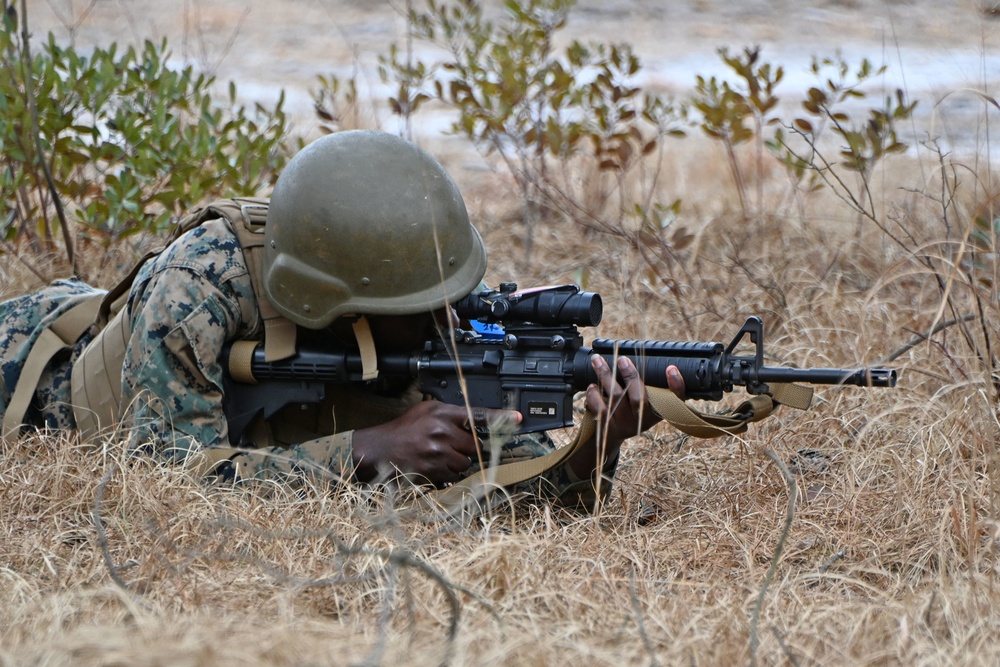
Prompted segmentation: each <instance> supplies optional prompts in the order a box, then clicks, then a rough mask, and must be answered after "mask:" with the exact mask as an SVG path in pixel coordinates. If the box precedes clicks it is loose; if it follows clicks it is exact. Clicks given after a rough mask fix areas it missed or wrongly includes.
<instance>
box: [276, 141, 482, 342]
mask: <svg viewBox="0 0 1000 667" xmlns="http://www.w3.org/2000/svg"><path fill="white" fill-rule="evenodd" d="M265 236H266V242H265V246H264V291H265V292H266V293H267V297H268V299H270V301H271V303H272V304H273V305H274V307H275V308H276V309H277V310H278V311H279V312H280V313H281V314H282V315H284V316H285V317H287V318H288V319H289V320H291V321H292V322H295V323H296V324H298V325H300V326H303V327H307V328H310V329H319V328H322V327H324V326H326V325H328V324H330V322H332V321H333V320H335V319H336V318H338V317H340V316H341V315H347V314H357V315H411V314H415V313H423V312H429V311H432V310H435V309H437V308H440V307H441V306H443V305H444V304H446V303H450V302H453V301H456V300H458V299H459V298H461V297H463V296H465V295H466V294H468V293H469V292H471V291H472V290H473V289H474V288H475V287H476V285H478V284H479V281H480V280H481V279H482V277H483V274H484V273H485V272H486V248H485V246H484V245H483V240H482V238H481V237H480V236H479V233H478V232H477V231H476V230H475V228H474V227H473V226H472V224H471V223H470V222H469V214H468V213H467V212H466V209H465V202H463V201H462V195H461V194H460V193H459V191H458V187H457V186H456V185H455V183H454V181H452V180H451V177H449V176H448V174H447V172H445V170H444V168H443V167H442V166H441V165H440V164H439V163H438V162H437V160H435V159H434V158H433V157H431V156H430V155H429V154H428V153H427V152H425V151H423V150H422V149H420V148H418V147H417V146H415V145H413V144H411V143H409V142H407V141H405V140H403V139H401V138H399V137H397V136H395V135H392V134H388V133H385V132H374V131H367V130H357V131H350V132H337V133H335V134H331V135H327V136H325V137H323V138H322V139H319V140H317V141H315V142H313V143H312V144H310V145H309V146H307V147H306V148H304V149H303V150H302V151H301V152H299V153H298V154H297V155H296V156H295V157H293V158H292V160H291V161H290V162H289V163H288V165H287V166H286V167H285V169H284V170H283V171H282V173H281V175H280V176H279V177H278V183H277V184H276V185H275V188H274V193H273V195H272V196H271V203H270V207H269V210H268V213H267V225H266V226H265Z"/></svg>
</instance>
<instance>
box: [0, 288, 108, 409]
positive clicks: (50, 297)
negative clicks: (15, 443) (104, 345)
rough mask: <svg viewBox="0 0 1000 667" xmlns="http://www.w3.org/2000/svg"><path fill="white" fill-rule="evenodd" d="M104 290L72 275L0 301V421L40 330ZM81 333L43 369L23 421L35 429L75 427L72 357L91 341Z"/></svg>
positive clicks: (74, 357) (87, 334) (88, 335)
mask: <svg viewBox="0 0 1000 667" xmlns="http://www.w3.org/2000/svg"><path fill="white" fill-rule="evenodd" d="M99 294H103V291H101V290H98V289H96V288H93V287H91V286H90V285H87V284H86V283H84V282H82V281H80V280H78V279H76V278H69V279H65V280H57V281H55V282H53V283H52V284H51V285H49V286H48V287H46V288H44V289H42V290H39V291H38V292H33V293H31V294H27V295H24V296H19V297H15V298H13V299H10V300H8V301H4V302H3V303H0V421H2V420H3V417H4V415H5V414H6V412H7V407H8V406H9V405H10V401H11V396H12V395H13V393H14V389H15V388H16V387H17V382H18V380H19V379H20V377H21V371H22V370H23V368H24V363H25V361H26V360H27V358H28V354H29V353H30V352H31V347H32V345H34V344H35V341H37V340H38V337H39V336H40V335H41V333H42V331H43V330H44V329H45V328H46V327H48V326H50V325H51V324H52V323H53V322H54V321H55V320H56V319H57V318H58V317H59V316H60V315H62V314H63V313H64V312H66V311H67V310H69V309H70V308H72V307H73V306H75V305H76V304H78V303H80V302H81V301H82V300H84V299H87V298H91V297H94V296H96V295H99ZM90 338H91V334H90V333H89V332H88V333H85V334H84V335H83V336H82V337H81V338H80V340H78V341H77V343H76V345H75V346H74V347H73V348H72V349H68V350H65V351H63V352H60V353H58V354H56V356H55V357H53V358H52V360H51V361H50V362H49V364H48V366H47V367H46V368H45V370H44V371H43V372H42V375H41V378H40V380H39V382H38V386H37V387H36V389H35V395H34V398H33V400H32V401H31V405H30V406H29V408H28V411H27V414H25V417H24V422H25V423H26V424H27V425H29V426H34V427H36V428H49V429H72V428H75V427H76V422H75V420H74V419H73V410H72V407H71V404H70V401H71V389H70V372H71V370H72V368H73V362H74V361H75V360H76V358H77V356H78V355H79V354H80V352H81V351H82V350H83V348H84V346H86V344H87V343H88V342H89V341H90Z"/></svg>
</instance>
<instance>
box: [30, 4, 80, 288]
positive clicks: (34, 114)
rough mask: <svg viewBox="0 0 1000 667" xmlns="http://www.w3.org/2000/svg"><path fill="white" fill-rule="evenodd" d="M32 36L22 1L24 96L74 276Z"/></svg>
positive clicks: (69, 240) (71, 243)
mask: <svg viewBox="0 0 1000 667" xmlns="http://www.w3.org/2000/svg"><path fill="white" fill-rule="evenodd" d="M30 37H31V35H30V34H29V33H28V3H27V0H21V40H22V41H23V55H22V60H23V64H24V94H25V97H26V98H27V102H28V111H29V113H30V114H31V131H32V134H33V135H34V139H35V151H36V152H37V153H38V166H40V167H41V168H42V173H43V174H45V183H46V185H48V188H49V193H50V194H51V195H52V204H53V205H54V206H55V207H56V215H57V216H58V217H59V229H60V231H61V232H62V237H63V243H65V244H66V259H68V260H69V265H70V267H71V268H72V270H73V275H77V274H78V273H79V271H78V267H77V265H76V253H75V252H74V250H73V235H72V234H71V233H70V230H69V224H68V223H67V222H66V211H65V210H63V204H62V198H61V197H60V196H59V191H58V190H57V189H56V182H55V179H53V178H52V170H50V169H49V163H48V162H46V161H45V149H44V146H42V130H41V127H40V125H39V123H38V106H37V105H36V104H35V90H34V81H33V80H32V78H33V76H34V67H33V66H32V59H31V45H30V42H29V40H30Z"/></svg>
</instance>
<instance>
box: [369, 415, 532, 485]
mask: <svg viewBox="0 0 1000 667" xmlns="http://www.w3.org/2000/svg"><path fill="white" fill-rule="evenodd" d="M496 419H511V420H514V423H519V422H520V421H521V415H520V413H518V412H511V411H504V410H484V409H482V408H477V409H474V410H473V411H472V420H471V423H470V414H469V411H468V410H466V408H464V407H462V406H457V405H449V404H447V403H441V402H439V401H423V402H421V403H418V404H417V405H415V406H413V407H412V408H410V409H409V410H407V411H406V413H404V414H403V415H402V416H401V417H398V418H396V419H394V420H392V421H390V422H386V423H385V424H380V425H378V426H373V427H371V428H366V429H358V430H356V431H355V432H354V436H353V439H352V443H353V454H354V464H355V474H356V476H357V478H358V479H359V480H361V481H371V480H373V479H376V478H380V479H381V478H386V477H392V476H395V474H397V473H403V474H405V475H408V476H409V475H412V476H413V477H414V481H416V482H418V483H427V482H429V483H431V484H442V483H446V482H456V481H458V480H459V479H461V478H462V477H463V476H464V473H466V472H468V470H469V468H471V467H472V464H473V462H474V461H477V460H478V458H479V452H478V449H477V448H476V440H475V437H474V436H473V434H472V430H473V429H474V428H476V427H485V426H487V425H488V424H491V423H493V420H496Z"/></svg>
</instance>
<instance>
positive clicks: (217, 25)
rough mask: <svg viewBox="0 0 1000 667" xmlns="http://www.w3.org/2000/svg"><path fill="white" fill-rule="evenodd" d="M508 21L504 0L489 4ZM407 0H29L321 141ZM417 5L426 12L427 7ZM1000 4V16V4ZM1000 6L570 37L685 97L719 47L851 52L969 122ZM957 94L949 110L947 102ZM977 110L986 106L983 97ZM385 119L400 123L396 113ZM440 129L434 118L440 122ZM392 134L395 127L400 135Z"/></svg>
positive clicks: (792, 5)
mask: <svg viewBox="0 0 1000 667" xmlns="http://www.w3.org/2000/svg"><path fill="white" fill-rule="evenodd" d="M483 4H484V5H486V6H487V7H488V8H490V11H492V12H493V13H495V14H498V15H499V14H500V12H501V11H502V9H501V8H502V3H501V2H500V0H486V1H485V2H484V3H483ZM405 5H406V1H405V0H197V2H196V1H195V0H182V1H181V2H162V0H28V2H27V7H28V14H29V20H30V27H31V30H32V33H33V34H34V35H35V36H36V38H41V37H43V36H44V35H46V34H47V33H48V32H49V31H53V32H54V33H55V34H56V36H57V37H58V38H59V39H60V40H63V41H65V42H73V43H75V44H76V45H77V46H79V47H86V46H88V45H91V44H107V43H109V42H111V41H112V40H117V41H119V42H124V43H130V42H141V40H143V39H146V38H159V37H167V38H168V39H169V42H170V45H171V48H172V49H173V53H174V56H175V57H176V58H177V59H178V60H179V61H184V62H193V63H195V64H198V65H200V66H201V67H203V68H204V69H206V70H208V71H211V72H214V73H215V74H216V75H217V76H218V78H219V80H220V81H229V80H233V81H235V82H236V83H237V84H238V87H239V90H240V92H241V95H242V96H243V97H244V98H245V99H247V101H260V102H263V103H265V104H273V102H274V101H275V100H276V99H277V95H278V92H279V91H280V90H282V89H284V90H285V92H286V95H287V99H288V106H287V108H288V109H289V110H290V111H292V112H293V113H294V114H295V115H296V117H297V118H298V119H299V121H300V127H299V129H300V130H301V131H303V133H305V134H308V133H309V131H310V129H311V125H310V123H312V122H313V119H312V114H311V111H310V109H311V100H310V96H309V90H310V89H314V88H316V87H317V76H318V75H324V74H331V73H336V74H338V75H339V76H341V77H345V76H351V75H357V77H358V81H359V85H360V86H361V88H362V92H364V88H365V87H367V88H368V91H369V93H370V94H371V96H372V97H374V98H376V99H381V98H383V97H384V95H382V94H381V93H382V92H384V91H381V89H380V85H381V84H380V83H379V81H378V77H377V75H376V74H375V71H376V66H377V55H378V54H380V53H385V52H386V51H387V48H388V46H389V44H391V43H392V42H397V41H400V40H401V39H402V38H403V36H404V32H405V22H404V21H403V19H402V16H401V14H402V11H403V9H405ZM413 5H414V6H415V7H418V8H422V7H423V6H424V5H423V2H422V1H421V0H413ZM994 6H997V7H998V8H997V9H994ZM998 17H1000V3H996V2H993V1H992V0H955V1H953V2H944V3H942V2H936V1H934V0H800V1H796V2H792V1H791V0H771V1H767V0H746V1H744V2H739V3H735V2H731V1H729V0H685V1H671V2H667V1H665V0H580V1H579V2H578V3H577V6H576V8H575V9H574V10H573V12H572V14H571V17H570V22H569V25H568V27H567V29H566V31H565V33H564V34H565V37H566V38H580V39H584V40H600V41H604V42H618V41H625V42H629V43H631V44H632V45H633V46H634V47H635V50H636V52H637V53H638V55H639V56H640V57H641V59H642V62H643V75H644V76H645V78H646V80H645V82H644V83H646V84H648V85H652V86H655V87H656V88H658V89H662V90H666V91H668V92H674V93H677V94H683V93H684V92H685V91H687V90H689V89H690V88H691V86H692V85H693V84H694V81H695V75H696V74H703V75H711V74H716V73H721V72H722V66H721V64H720V62H719V59H718V57H717V56H716V54H715V51H716V49H717V48H719V47H723V46H725V47H729V48H730V49H731V50H738V49H741V48H743V47H745V46H750V45H754V44H759V45H761V46H762V47H763V49H764V56H765V58H766V59H768V60H770V61H771V62H774V63H776V64H782V65H784V67H785V69H786V81H785V83H784V84H783V85H784V86H785V87H786V89H787V88H793V87H794V86H796V85H801V86H804V85H806V83H805V82H806V81H807V80H808V79H807V77H806V75H805V70H806V68H807V66H808V64H809V61H810V58H811V57H812V56H813V55H821V56H829V55H833V54H834V53H836V52H837V51H838V50H840V51H842V52H843V54H844V55H845V56H846V57H847V59H848V60H849V61H851V62H857V61H858V60H859V59H860V58H861V57H868V58H870V59H871V60H873V61H874V62H876V63H882V62H884V63H886V64H888V65H890V70H889V72H887V74H886V75H885V77H884V78H883V80H882V82H883V83H884V85H885V86H886V88H890V89H891V88H896V87H902V88H905V89H906V90H908V91H909V93H910V95H911V97H913V98H920V99H924V100H927V101H928V102H927V103H925V104H923V105H922V111H921V113H922V114H923V115H924V118H925V119H929V120H931V121H933V120H934V118H933V116H934V115H935V114H936V112H940V111H941V110H950V111H951V112H952V113H953V114H959V115H960V116H961V114H962V112H963V110H965V109H967V108H968V107H969V106H970V105H971V106H976V107H978V108H981V104H979V103H971V102H970V99H969V96H968V95H956V94H955V93H956V91H961V90H964V89H967V88H975V89H977V90H981V91H984V92H986V93H987V94H991V95H992V94H993V92H992V91H991V88H992V87H993V84H994V83H995V82H996V81H998V79H1000V77H998V74H1000V50H998V49H997V46H998V42H1000V18H998ZM941 98H945V102H944V105H943V106H941V107H939V108H935V106H934V104H933V102H935V101H937V100H939V99H941ZM973 102H974V101H973ZM381 122H386V121H385V120H384V119H383V121H381ZM432 126H433V123H432ZM386 129H389V128H386Z"/></svg>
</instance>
